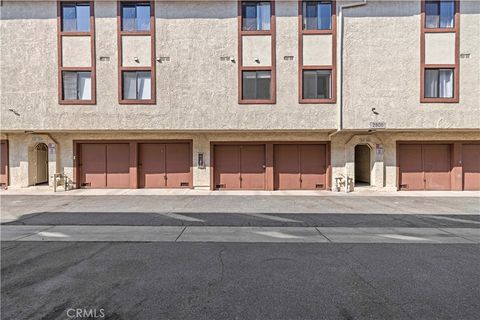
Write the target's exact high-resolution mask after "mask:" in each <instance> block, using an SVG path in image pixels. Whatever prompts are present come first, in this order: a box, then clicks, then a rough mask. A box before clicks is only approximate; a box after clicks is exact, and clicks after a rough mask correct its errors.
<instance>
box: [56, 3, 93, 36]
mask: <svg viewBox="0 0 480 320" xmlns="http://www.w3.org/2000/svg"><path fill="white" fill-rule="evenodd" d="M62 31H63V32H90V4H89V3H82V2H71V3H70V2H64V3H62Z"/></svg>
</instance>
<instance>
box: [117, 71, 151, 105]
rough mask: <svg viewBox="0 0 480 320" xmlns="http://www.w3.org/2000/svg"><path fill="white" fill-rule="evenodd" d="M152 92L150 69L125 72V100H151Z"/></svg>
mask: <svg viewBox="0 0 480 320" xmlns="http://www.w3.org/2000/svg"><path fill="white" fill-rule="evenodd" d="M151 93H152V78H151V73H150V71H124V72H123V100H150V99H151V97H152V95H151Z"/></svg>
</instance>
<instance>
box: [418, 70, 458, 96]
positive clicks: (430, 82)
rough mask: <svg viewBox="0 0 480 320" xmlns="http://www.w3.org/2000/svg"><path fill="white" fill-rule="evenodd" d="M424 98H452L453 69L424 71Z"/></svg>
mask: <svg viewBox="0 0 480 320" xmlns="http://www.w3.org/2000/svg"><path fill="white" fill-rule="evenodd" d="M424 85H425V90H424V92H425V98H453V85H454V84H453V69H425V84H424Z"/></svg>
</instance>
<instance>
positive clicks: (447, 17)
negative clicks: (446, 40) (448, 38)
mask: <svg viewBox="0 0 480 320" xmlns="http://www.w3.org/2000/svg"><path fill="white" fill-rule="evenodd" d="M454 18H455V2H454V1H451V0H445V1H426V2H425V27H426V28H453V27H454V21H455V19H454Z"/></svg>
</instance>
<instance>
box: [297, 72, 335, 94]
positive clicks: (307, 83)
mask: <svg viewBox="0 0 480 320" xmlns="http://www.w3.org/2000/svg"><path fill="white" fill-rule="evenodd" d="M331 82H332V71H331V70H304V71H303V81H302V84H303V88H302V91H303V93H302V94H303V99H330V98H331V96H332V92H331V89H330V88H331Z"/></svg>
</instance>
